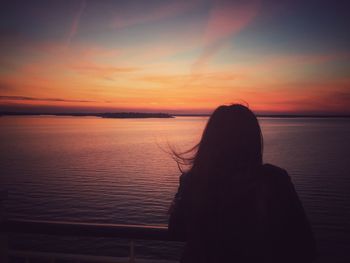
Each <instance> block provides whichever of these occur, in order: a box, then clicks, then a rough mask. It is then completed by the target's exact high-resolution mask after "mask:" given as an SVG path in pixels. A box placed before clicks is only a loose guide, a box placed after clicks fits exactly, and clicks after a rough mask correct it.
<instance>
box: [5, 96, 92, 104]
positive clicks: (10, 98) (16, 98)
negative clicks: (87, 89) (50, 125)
mask: <svg viewBox="0 0 350 263" xmlns="http://www.w3.org/2000/svg"><path fill="white" fill-rule="evenodd" d="M0 100H16V101H51V102H82V103H85V102H96V101H94V100H72V99H61V98H36V97H26V96H0Z"/></svg>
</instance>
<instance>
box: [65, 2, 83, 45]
mask: <svg viewBox="0 0 350 263" xmlns="http://www.w3.org/2000/svg"><path fill="white" fill-rule="evenodd" d="M85 7H86V1H85V0H81V2H80V7H79V10H78V12H77V13H76V15H75V17H74V19H73V23H72V25H71V27H70V30H69V33H68V37H67V42H66V47H69V45H70V43H71V42H72V39H73V38H74V36H75V35H76V34H77V32H78V28H79V22H80V18H81V15H82V14H83V12H84V9H85Z"/></svg>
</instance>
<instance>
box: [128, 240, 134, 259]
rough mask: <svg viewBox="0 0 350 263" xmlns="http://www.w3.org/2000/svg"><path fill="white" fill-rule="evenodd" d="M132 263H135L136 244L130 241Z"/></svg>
mask: <svg viewBox="0 0 350 263" xmlns="http://www.w3.org/2000/svg"><path fill="white" fill-rule="evenodd" d="M129 262H130V263H135V243H134V240H131V241H130V258H129Z"/></svg>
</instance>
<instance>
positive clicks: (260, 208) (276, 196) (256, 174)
mask: <svg viewBox="0 0 350 263" xmlns="http://www.w3.org/2000/svg"><path fill="white" fill-rule="evenodd" d="M262 148H263V140H262V134H261V130H260V126H259V123H258V121H257V118H256V116H255V115H254V113H253V112H252V111H250V110H249V109H248V108H247V107H245V106H243V105H239V104H233V105H230V106H220V107H218V108H217V109H216V110H215V111H214V113H213V114H212V115H211V117H210V119H209V121H208V123H207V125H206V128H205V130H204V132H203V135H202V138H201V140H200V142H199V144H198V145H197V146H196V147H195V148H194V149H191V151H194V152H195V154H194V157H193V158H189V159H188V158H184V157H183V156H182V155H180V154H177V153H174V155H175V157H176V159H177V161H178V163H180V164H184V163H185V164H190V169H189V171H188V172H185V173H183V174H182V175H181V177H180V186H179V189H178V192H177V194H176V195H175V198H174V201H173V204H172V205H171V207H170V210H169V213H170V218H169V226H168V227H169V233H170V234H171V235H172V236H173V238H177V239H182V240H186V241H187V243H186V246H185V250H184V253H183V255H182V259H181V262H184V263H185V262H186V263H187V262H191V263H196V262H201V263H205V262H218V263H222V262H237V263H242V262H257V263H258V262H259V263H260V262H269V263H272V262H273V263H274V262H276V263H277V262H278V263H287V262H293V263H300V262H312V261H313V259H314V257H315V243H314V238H313V234H312V232H311V228H310V225H309V222H308V220H307V218H306V216H305V212H304V210H303V207H302V205H301V203H300V201H299V198H298V196H297V193H296V191H295V189H294V187H293V184H292V182H291V180H290V177H289V176H288V174H287V172H286V171H285V170H283V169H281V168H279V167H277V166H273V165H270V164H263V163H262V150H263V149H262ZM187 153H190V151H189V152H187Z"/></svg>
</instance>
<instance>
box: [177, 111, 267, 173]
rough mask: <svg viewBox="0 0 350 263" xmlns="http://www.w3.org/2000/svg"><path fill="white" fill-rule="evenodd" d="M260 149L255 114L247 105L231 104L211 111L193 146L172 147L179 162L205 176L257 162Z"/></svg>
mask: <svg viewBox="0 0 350 263" xmlns="http://www.w3.org/2000/svg"><path fill="white" fill-rule="evenodd" d="M262 150H263V139H262V134H261V129H260V125H259V122H258V120H257V118H256V116H255V114H254V113H253V112H252V111H251V110H250V109H248V108H247V107H246V106H243V105H241V104H232V105H228V106H226V105H222V106H219V107H218V108H217V109H216V110H215V111H214V112H213V114H212V115H211V116H210V118H209V120H208V123H207V125H206V127H205V129H204V132H203V135H202V138H201V140H200V142H199V143H198V144H197V145H196V146H195V147H193V148H192V149H190V150H188V151H185V152H183V153H176V152H175V151H173V156H174V159H175V160H176V162H177V163H178V165H179V166H181V165H189V166H190V169H189V172H192V173H193V174H196V175H199V174H201V175H202V176H204V174H207V175H209V174H212V173H215V174H218V173H220V172H225V171H226V172H231V173H232V172H234V171H237V170H241V169H244V168H247V167H252V166H256V165H259V164H261V163H262ZM189 154H191V156H189V157H188V155H189ZM185 156H187V157H185ZM213 175H214V174H213Z"/></svg>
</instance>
